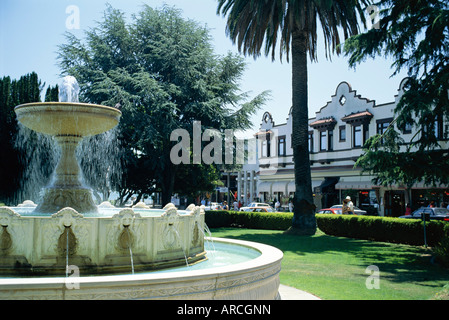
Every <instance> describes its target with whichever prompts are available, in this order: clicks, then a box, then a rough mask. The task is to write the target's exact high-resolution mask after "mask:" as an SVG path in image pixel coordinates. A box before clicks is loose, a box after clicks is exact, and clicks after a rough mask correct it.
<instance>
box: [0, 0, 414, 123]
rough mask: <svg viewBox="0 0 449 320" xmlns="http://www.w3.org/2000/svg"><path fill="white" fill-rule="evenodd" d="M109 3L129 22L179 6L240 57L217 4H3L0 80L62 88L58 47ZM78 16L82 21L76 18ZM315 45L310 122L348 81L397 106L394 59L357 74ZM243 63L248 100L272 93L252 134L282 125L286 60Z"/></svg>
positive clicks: (205, 0)
mask: <svg viewBox="0 0 449 320" xmlns="http://www.w3.org/2000/svg"><path fill="white" fill-rule="evenodd" d="M106 3H109V4H111V5H112V7H114V8H117V9H120V10H122V11H123V12H124V13H125V14H126V16H127V18H129V19H130V18H131V15H132V14H136V13H138V12H139V11H140V10H141V7H142V5H143V4H147V5H149V6H150V7H153V8H160V7H161V6H162V5H164V4H167V5H169V6H175V7H176V8H178V9H180V10H181V11H182V15H183V17H184V18H188V19H192V20H195V21H197V22H198V23H200V25H207V27H208V28H209V29H210V33H211V37H212V43H213V45H214V47H215V53H216V54H219V55H226V54H227V53H228V52H233V53H238V49H237V47H236V46H235V45H234V44H233V43H232V41H231V40H230V39H229V38H228V37H227V36H226V32H225V28H226V18H224V17H222V16H221V15H217V14H216V10H217V3H218V2H217V0H165V1H159V0H109V1H105V0H1V1H0V77H3V76H10V77H11V78H12V79H19V78H20V77H21V76H22V75H25V74H28V73H30V72H33V71H34V72H36V73H37V74H38V76H39V78H40V79H41V80H42V81H43V82H45V83H46V86H48V85H52V86H54V85H56V84H57V83H59V82H60V76H59V74H60V70H59V68H58V66H57V59H56V57H57V50H58V45H60V44H63V43H65V38H64V33H65V32H71V33H73V34H74V35H75V36H77V37H78V38H81V39H84V31H86V30H89V29H90V28H93V27H95V26H96V23H97V22H98V21H102V19H103V13H104V11H105V9H106ZM72 8H75V9H76V10H78V11H77V12H76V11H73V9H72ZM74 17H79V19H77V20H73V19H72V18H74ZM78 22H79V23H78ZM318 41H319V42H318V47H319V48H321V49H319V53H318V62H314V63H311V62H310V61H309V66H308V74H309V79H308V85H309V117H315V112H317V111H319V110H320V108H322V107H323V106H325V105H326V103H327V102H328V101H330V100H331V96H332V95H333V94H334V93H335V90H336V88H337V86H338V84H339V83H340V82H342V81H346V82H348V83H350V84H351V86H352V88H353V89H354V90H356V91H357V94H359V95H361V96H362V97H364V98H368V99H371V100H375V101H376V103H378V104H381V103H387V102H391V101H394V95H395V94H397V89H398V88H399V84H400V82H401V80H402V79H403V78H404V77H405V76H406V74H405V73H401V74H399V75H396V76H394V77H391V75H392V74H393V70H392V69H391V67H390V66H391V64H392V61H391V60H389V59H388V58H385V57H379V58H376V59H375V60H372V59H370V60H367V61H366V62H364V63H363V64H360V65H358V66H357V67H356V69H355V70H354V69H350V68H349V66H348V62H347V61H348V59H347V57H344V56H333V57H332V61H329V60H327V59H326V58H325V55H324V50H323V48H324V43H323V42H322V41H321V42H320V39H319V40H318ZM245 62H246V64H247V68H246V70H245V72H244V74H243V78H242V82H241V86H240V87H241V90H242V92H247V93H249V97H250V98H251V97H254V96H256V95H257V94H259V93H261V92H263V91H265V90H270V91H271V98H270V100H269V101H268V102H267V103H266V104H265V106H264V107H262V108H261V109H260V110H259V111H258V112H257V114H255V115H254V116H253V117H252V121H253V131H257V130H258V128H259V126H260V123H261V122H262V116H263V114H264V113H265V112H266V111H268V112H270V113H271V114H272V116H273V120H274V122H275V123H276V124H282V123H285V122H286V119H287V117H288V112H289V110H290V107H291V99H292V96H291V78H292V75H291V64H289V63H287V62H286V61H285V59H284V61H282V62H281V61H280V60H279V57H276V60H275V61H274V62H273V61H272V59H271V55H270V56H269V57H265V56H264V55H262V56H260V57H258V58H257V59H254V58H253V57H245ZM44 92H45V89H44Z"/></svg>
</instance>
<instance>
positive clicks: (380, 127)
mask: <svg viewBox="0 0 449 320" xmlns="http://www.w3.org/2000/svg"><path fill="white" fill-rule="evenodd" d="M391 121H393V118H388V119H381V120H377V121H376V124H377V129H376V130H377V131H376V132H377V134H380V135H383V134H384V133H385V132H387V129H388V127H389V126H390V123H391ZM383 142H384V141H383V138H382V140H381V143H383Z"/></svg>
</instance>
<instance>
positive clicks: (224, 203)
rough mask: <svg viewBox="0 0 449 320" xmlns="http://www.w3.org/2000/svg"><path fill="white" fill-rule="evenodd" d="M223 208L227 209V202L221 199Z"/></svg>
mask: <svg viewBox="0 0 449 320" xmlns="http://www.w3.org/2000/svg"><path fill="white" fill-rule="evenodd" d="M223 210H229V207H228V203H227V202H226V201H223Z"/></svg>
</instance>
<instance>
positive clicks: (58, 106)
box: [14, 102, 122, 137]
mask: <svg viewBox="0 0 449 320" xmlns="http://www.w3.org/2000/svg"><path fill="white" fill-rule="evenodd" d="M14 111H15V112H16V115H17V119H18V120H19V121H20V122H21V123H22V124H23V125H24V126H26V127H28V128H29V129H31V130H34V131H36V132H40V133H44V134H48V135H51V136H78V137H86V136H91V135H97V134H100V133H103V132H106V131H108V130H110V129H112V128H114V127H115V126H116V125H117V124H118V122H119V120H120V116H121V114H122V113H121V112H120V110H118V109H116V108H112V107H107V106H102V105H96V104H88V103H73V102H45V103H42V102H36V103H27V104H22V105H19V106H17V107H16V108H15V109H14Z"/></svg>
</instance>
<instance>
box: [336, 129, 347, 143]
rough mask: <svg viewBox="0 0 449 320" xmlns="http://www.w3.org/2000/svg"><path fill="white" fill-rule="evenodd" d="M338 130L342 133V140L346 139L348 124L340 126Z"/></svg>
mask: <svg viewBox="0 0 449 320" xmlns="http://www.w3.org/2000/svg"><path fill="white" fill-rule="evenodd" d="M338 131H339V133H340V142H344V141H346V126H340V127H339V129H338Z"/></svg>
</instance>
